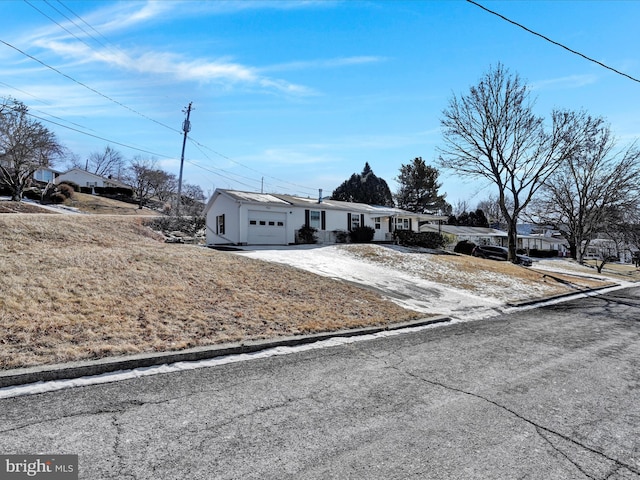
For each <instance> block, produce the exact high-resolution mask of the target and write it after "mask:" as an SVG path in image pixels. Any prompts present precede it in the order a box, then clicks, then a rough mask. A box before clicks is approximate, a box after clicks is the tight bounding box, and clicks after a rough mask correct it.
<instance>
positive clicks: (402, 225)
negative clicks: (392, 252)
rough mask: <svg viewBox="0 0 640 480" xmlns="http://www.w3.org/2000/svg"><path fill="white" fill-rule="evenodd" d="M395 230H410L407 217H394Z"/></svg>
mask: <svg viewBox="0 0 640 480" xmlns="http://www.w3.org/2000/svg"><path fill="white" fill-rule="evenodd" d="M396 230H411V225H410V223H409V219H408V218H396Z"/></svg>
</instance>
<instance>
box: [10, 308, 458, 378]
mask: <svg viewBox="0 0 640 480" xmlns="http://www.w3.org/2000/svg"><path fill="white" fill-rule="evenodd" d="M450 321H451V318H450V317H444V316H443V317H432V318H424V319H421V320H417V321H413V322H403V323H395V324H393V325H386V326H381V327H366V328H357V329H352V330H339V331H336V332H327V333H318V334H314V335H300V336H295V337H283V338H280V339H277V340H273V339H270V340H255V341H247V342H241V343H227V344H222V345H210V346H206V347H196V348H190V349H188V350H181V351H176V352H158V353H149V354H139V355H130V356H126V357H110V358H103V359H99V360H92V361H86V362H70V363H63V364H58V365H44V366H38V367H29V368H17V369H13V370H7V371H3V372H0V388H3V387H12V386H17V385H25V384H28V383H36V382H47V381H52V380H69V379H72V378H79V377H87V376H92V375H101V374H104V373H111V372H117V371H120V370H133V369H136V368H144V367H152V366H156V365H164V364H171V363H177V362H193V361H197V360H205V359H210V358H215V357H222V356H226V355H237V354H241V353H252V352H258V351H261V350H266V349H268V348H276V347H292V346H296V345H305V344H309V343H314V342H318V341H320V340H327V339H329V338H335V337H355V336H359V335H370V334H374V333H379V332H385V331H391V330H400V329H402V328H410V327H421V326H425V325H434V324H438V323H446V322H450Z"/></svg>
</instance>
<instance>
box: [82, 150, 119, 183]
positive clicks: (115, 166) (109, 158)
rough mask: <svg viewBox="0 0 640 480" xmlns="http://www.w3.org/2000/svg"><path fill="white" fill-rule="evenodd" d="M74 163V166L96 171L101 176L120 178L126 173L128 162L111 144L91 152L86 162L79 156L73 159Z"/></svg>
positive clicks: (92, 171)
mask: <svg viewBox="0 0 640 480" xmlns="http://www.w3.org/2000/svg"><path fill="white" fill-rule="evenodd" d="M72 164H73V166H74V167H77V168H81V169H83V170H86V171H87V172H91V173H95V174H96V175H100V176H101V177H109V176H111V177H113V178H116V179H118V180H120V179H121V177H122V176H124V175H125V167H126V162H125V159H124V157H123V156H122V154H121V153H120V152H119V151H117V150H115V149H114V148H111V147H110V146H109V145H107V146H106V147H105V148H104V150H102V151H96V152H92V153H90V154H89V157H88V158H87V159H86V160H85V161H84V162H83V161H82V160H80V159H78V158H76V159H73V161H72Z"/></svg>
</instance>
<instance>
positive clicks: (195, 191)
mask: <svg viewBox="0 0 640 480" xmlns="http://www.w3.org/2000/svg"><path fill="white" fill-rule="evenodd" d="M205 199H206V198H205V196H204V192H203V191H202V187H200V185H193V184H190V183H185V184H184V185H182V201H181V202H180V204H181V205H182V208H183V210H182V212H181V213H182V214H183V215H191V216H198V215H201V214H202V210H203V209H204V201H205Z"/></svg>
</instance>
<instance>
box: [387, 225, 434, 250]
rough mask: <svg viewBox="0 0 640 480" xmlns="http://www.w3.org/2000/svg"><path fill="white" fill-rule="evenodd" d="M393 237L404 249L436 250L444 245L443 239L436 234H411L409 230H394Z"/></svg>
mask: <svg viewBox="0 0 640 480" xmlns="http://www.w3.org/2000/svg"><path fill="white" fill-rule="evenodd" d="M393 236H394V237H395V238H396V240H398V243H400V245H404V246H406V247H423V248H432V249H438V248H442V247H444V246H445V245H446V241H445V239H444V237H443V236H442V235H441V234H439V233H437V232H412V231H410V230H396V231H395V232H394V233H393Z"/></svg>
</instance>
